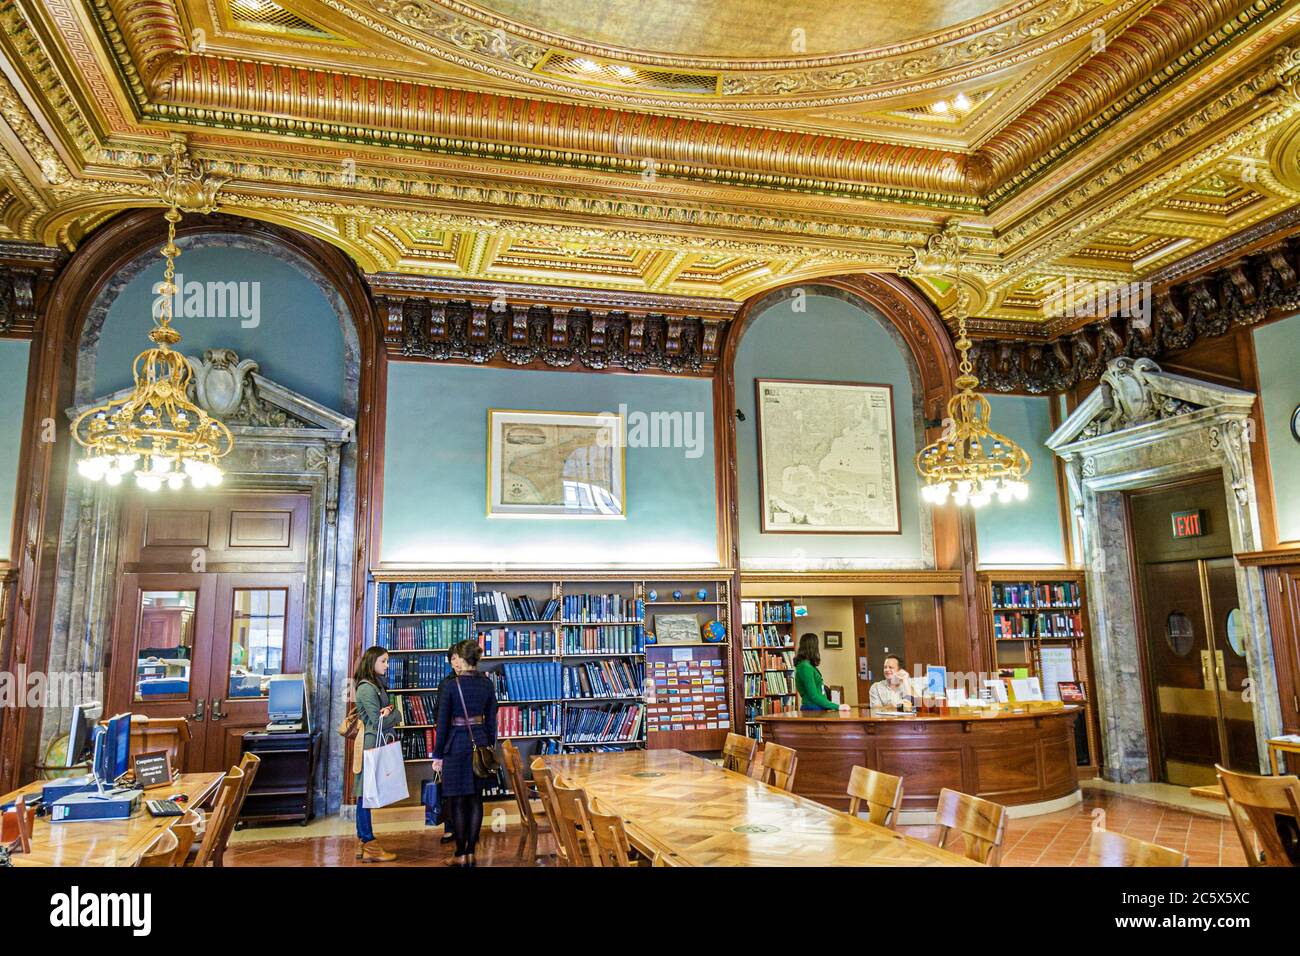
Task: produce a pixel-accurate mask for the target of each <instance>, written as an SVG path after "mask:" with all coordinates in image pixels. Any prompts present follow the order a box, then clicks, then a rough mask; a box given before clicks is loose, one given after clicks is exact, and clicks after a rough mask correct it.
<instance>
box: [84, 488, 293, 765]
mask: <svg viewBox="0 0 1300 956" xmlns="http://www.w3.org/2000/svg"><path fill="white" fill-rule="evenodd" d="M146 494H147V493H140V494H138V495H135V496H134V497H133V498H132V499H131V500H130V501H129V502H128V505H127V508H128V510H127V514H126V518H125V521H124V523H123V541H122V549H121V554H122V563H121V568H122V571H123V573H122V574H121V575H120V577H119V586H118V604H117V612H116V614H115V615H114V628H113V632H114V633H113V640H112V659H111V662H110V665H109V687H108V705H109V713H122V712H124V711H130V712H131V713H135V714H146V715H148V716H150V717H184V718H185V719H186V720H187V721H188V724H189V729H190V738H191V739H190V743H189V746H188V747H187V748H186V757H185V767H184V769H185V770H186V771H187V772H198V771H213V770H222V769H226V768H228V767H230V766H231V765H232V764H235V763H237V762H238V761H239V756H240V751H241V743H242V741H241V738H242V737H243V734H244V733H245V732H246V731H249V730H256V729H262V728H264V727H265V726H266V723H267V720H268V714H267V688H268V684H269V680H270V678H271V677H272V676H273V675H275V674H294V673H302V672H303V670H304V660H303V652H304V643H305V633H304V630H305V620H304V601H305V590H306V573H307V555H308V548H307V541H308V536H309V524H310V521H309V517H310V513H309V502H310V499H309V497H308V496H307V495H305V494H272V493H266V494H260V493H252V492H245V493H219V494H199V493H194V492H191V493H189V494H178V495H176V496H173V497H171V498H164V497H163V496H162V493H161V492H160V493H159V494H158V495H148V496H147V497H146Z"/></svg>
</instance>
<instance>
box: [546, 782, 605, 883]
mask: <svg viewBox="0 0 1300 956" xmlns="http://www.w3.org/2000/svg"><path fill="white" fill-rule="evenodd" d="M551 793H553V794H554V795H555V807H556V819H555V822H554V827H555V832H556V834H557V836H558V838H559V840H560V842H562V843H563V844H564V849H565V853H566V855H567V856H568V861H569V866H593V865H595V863H594V861H593V860H592V858H591V855H590V853H591V851H590V849H589V846H588V837H587V828H588V826H589V825H590V823H589V821H590V816H591V807H590V806H589V805H588V804H587V792H586V791H585V790H580V789H578V788H577V787H569V786H566V785H565V784H564V782H563V781H562V780H557V779H555V778H554V777H553V778H552V779H551Z"/></svg>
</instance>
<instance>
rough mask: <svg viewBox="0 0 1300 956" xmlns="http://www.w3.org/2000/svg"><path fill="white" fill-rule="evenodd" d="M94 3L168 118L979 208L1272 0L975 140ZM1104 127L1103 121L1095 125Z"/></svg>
mask: <svg viewBox="0 0 1300 956" xmlns="http://www.w3.org/2000/svg"><path fill="white" fill-rule="evenodd" d="M92 3H93V5H94V6H95V8H96V10H97V12H98V14H99V17H98V23H99V25H100V27H101V28H102V29H103V30H104V31H105V36H106V38H107V39H108V41H109V46H110V50H111V51H114V52H116V51H119V50H122V51H125V52H126V53H128V54H129V55H128V56H126V57H122V56H118V57H117V59H118V64H119V69H120V70H121V72H122V75H123V77H124V79H125V80H126V81H127V84H128V86H129V88H130V90H131V91H132V93H133V95H134V96H135V98H136V100H137V108H139V109H140V110H141V111H142V113H143V115H145V116H146V117H151V118H154V119H158V120H165V121H168V122H185V123H190V124H200V125H209V126H211V125H222V126H229V127H233V128H244V129H249V130H250V131H260V132H272V133H281V134H290V135H298V136H312V137H320V138H326V139H335V140H348V141H354V142H362V143H371V144H374V145H380V146H392V147H403V148H419V149H429V150H449V151H452V152H461V153H463V154H465V155H476V156H483V157H486V158H493V159H508V160H513V161H517V162H530V163H543V164H563V165H569V166H578V167H585V168H591V169H599V170H605V171H610V172H632V173H636V172H639V171H641V170H643V169H644V168H645V166H646V164H647V163H652V164H654V168H655V171H656V174H657V175H659V176H663V177H665V178H671V177H682V178H688V179H698V180H702V181H712V182H722V183H734V184H737V185H744V186H755V187H761V188H775V189H800V190H808V191H814V192H817V191H822V192H829V193H831V194H836V195H846V196H854V195H856V196H863V197H872V198H877V199H881V200H886V201H896V202H907V201H911V202H920V203H923V204H929V205H931V206H933V207H936V208H947V209H963V208H968V209H970V210H971V211H974V209H975V208H977V207H978V206H979V204H980V202H981V200H980V196H981V195H982V194H984V193H986V192H988V191H989V190H990V189H994V188H996V187H999V186H1002V185H1003V184H1004V181H1005V180H1006V179H1007V178H1009V177H1011V176H1013V175H1014V176H1015V177H1016V178H1017V179H1018V180H1023V179H1024V178H1025V177H1026V176H1027V175H1029V174H1030V173H1032V172H1034V171H1036V169H1035V168H1033V164H1034V162H1035V161H1036V160H1037V159H1039V158H1040V157H1041V156H1042V155H1043V154H1044V153H1045V152H1047V151H1049V150H1051V149H1052V148H1054V147H1057V146H1058V145H1060V143H1061V140H1062V138H1064V137H1068V136H1069V134H1070V132H1071V130H1073V129H1075V128H1076V127H1077V126H1079V125H1080V124H1083V123H1084V122H1085V121H1087V120H1089V119H1095V118H1096V116H1097V114H1098V112H1099V111H1100V110H1101V109H1102V108H1103V107H1104V105H1105V104H1106V103H1107V102H1109V101H1110V100H1112V99H1114V98H1115V97H1116V96H1121V95H1124V94H1132V93H1133V92H1134V91H1135V89H1136V88H1137V87H1139V85H1140V84H1141V81H1142V80H1143V79H1144V78H1145V77H1154V76H1156V75H1157V74H1158V73H1159V72H1160V71H1161V70H1165V69H1166V68H1168V67H1171V66H1172V67H1173V69H1172V70H1171V71H1170V75H1171V76H1177V75H1179V74H1181V73H1182V72H1184V71H1185V70H1186V69H1189V68H1190V67H1191V66H1192V65H1194V64H1195V63H1196V62H1198V61H1199V60H1201V59H1202V58H1204V57H1205V56H1207V55H1209V54H1210V53H1211V52H1213V51H1215V50H1216V49H1217V48H1222V47H1223V46H1225V45H1227V44H1229V43H1230V42H1231V41H1232V40H1233V39H1234V38H1235V37H1236V36H1240V35H1242V34H1244V33H1246V32H1247V30H1248V27H1249V26H1250V25H1252V24H1255V23H1259V22H1262V20H1263V16H1264V13H1266V12H1269V11H1271V10H1272V9H1273V8H1274V7H1275V6H1276V4H1268V3H1263V2H1262V0H1256V2H1254V3H1253V4H1252V2H1251V0H1196V2H1193V0H1167V2H1166V3H1165V4H1163V5H1162V6H1161V7H1159V8H1158V9H1156V10H1153V11H1150V12H1148V13H1147V14H1146V15H1144V16H1142V17H1140V18H1139V19H1137V20H1136V21H1134V22H1133V23H1132V24H1130V25H1129V26H1128V28H1127V29H1125V30H1124V31H1123V32H1122V33H1120V34H1119V35H1118V36H1117V37H1115V38H1113V39H1110V40H1108V41H1107V43H1106V45H1105V48H1104V49H1102V50H1100V51H1099V52H1097V53H1095V54H1094V55H1093V56H1091V57H1090V58H1089V59H1088V60H1087V61H1086V62H1085V63H1084V64H1082V65H1081V66H1080V67H1079V68H1078V69H1077V70H1075V71H1074V73H1073V74H1071V77H1070V82H1069V83H1068V84H1066V83H1062V84H1059V85H1058V86H1057V87H1055V88H1053V89H1052V90H1050V91H1049V92H1048V93H1046V94H1044V97H1043V98H1042V99H1041V100H1040V101H1039V102H1038V103H1035V104H1033V105H1031V106H1030V107H1029V108H1028V109H1027V110H1024V111H1022V112H1021V114H1020V115H1019V116H1016V117H1014V118H1012V119H1011V120H1010V121H1009V122H1008V124H1006V125H1005V126H1004V127H1003V128H1002V129H999V130H998V131H997V132H995V133H994V134H993V135H992V137H990V138H989V139H988V140H987V141H986V142H985V143H984V144H983V145H982V146H981V149H980V151H979V152H978V153H975V154H971V155H967V154H964V153H960V152H953V151H950V150H942V149H934V148H928V147H920V148H918V147H910V148H908V147H901V146H898V145H895V144H890V143H878V142H872V141H870V140H862V139H857V140H847V141H846V140H845V138H844V137H842V136H830V135H816V134H807V133H804V134H794V133H781V132H780V131H777V130H757V129H753V128H749V129H746V128H742V127H737V126H735V125H734V124H732V123H729V122H724V121H722V120H706V119H684V118H682V117H676V116H652V115H648V114H645V113H638V112H629V111H626V110H622V109H619V108H615V107H606V106H592V105H585V104H573V103H557V104H551V105H550V107H549V108H548V109H546V110H544V111H543V110H539V109H538V108H537V104H536V103H535V102H534V101H532V100H530V99H528V98H527V97H525V96H519V95H515V96H512V95H508V94H504V93H501V94H489V93H482V92H468V91H463V90H459V89H455V88H451V87H443V86H440V85H438V84H436V83H428V82H424V83H421V82H416V81H413V80H408V79H397V78H392V79H384V78H368V77H364V76H360V75H355V74H346V73H342V72H339V71H337V70H331V69H330V68H328V67H324V66H310V65H300V64H286V63H265V62H257V61H255V60H248V59H234V58H231V57H226V56H220V55H215V54H208V53H204V52H191V51H189V50H188V49H187V47H186V43H185V37H184V33H183V32H182V30H181V28H180V25H179V22H180V19H179V15H178V14H177V12H176V8H175V7H174V5H173V4H174V0H92ZM1247 8H1249V9H1247ZM1234 18H1235V19H1234ZM1239 21H1240V22H1239ZM1220 22H1223V25H1222V26H1217V27H1216V26H1215V25H1216V24H1219V23H1220ZM1198 40H1199V43H1198ZM1156 85H1159V84H1158V83H1156V82H1155V81H1154V80H1152V81H1148V82H1147V83H1146V84H1145V86H1146V87H1153V86H1156ZM1148 92H1149V91H1148ZM1103 125H1104V124H1103ZM1097 130H1098V127H1097V126H1096V125H1095V124H1094V126H1093V128H1091V129H1089V130H1087V131H1086V133H1087V134H1089V135H1090V134H1093V133H1095V132H1097ZM1079 135H1080V134H1078V133H1076V134H1075V136H1076V137H1077V136H1079ZM742 142H743V147H744V148H743V149H738V148H737V146H738V144H739V143H742ZM524 143H526V144H527V145H524ZM629 152H632V155H627V154H628V153H629ZM1027 167H1029V170H1028V171H1027Z"/></svg>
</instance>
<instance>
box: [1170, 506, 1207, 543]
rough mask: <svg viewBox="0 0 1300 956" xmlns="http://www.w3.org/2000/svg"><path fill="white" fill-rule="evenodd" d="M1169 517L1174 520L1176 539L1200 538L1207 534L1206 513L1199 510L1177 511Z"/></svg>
mask: <svg viewBox="0 0 1300 956" xmlns="http://www.w3.org/2000/svg"><path fill="white" fill-rule="evenodd" d="M1169 517H1170V518H1171V519H1173V523H1174V537H1175V538H1199V537H1200V536H1201V535H1203V534H1205V512H1204V511H1203V510H1201V509H1199V508H1198V509H1196V510H1195V511H1175V512H1173V513H1172V514H1171V515H1170V516H1169Z"/></svg>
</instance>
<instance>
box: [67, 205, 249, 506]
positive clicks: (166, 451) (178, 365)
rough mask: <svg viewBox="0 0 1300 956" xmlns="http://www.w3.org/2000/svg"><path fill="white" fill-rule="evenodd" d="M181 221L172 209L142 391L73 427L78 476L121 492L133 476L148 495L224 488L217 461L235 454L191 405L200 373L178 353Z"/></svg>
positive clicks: (139, 364) (139, 365)
mask: <svg viewBox="0 0 1300 956" xmlns="http://www.w3.org/2000/svg"><path fill="white" fill-rule="evenodd" d="M180 218H181V214H180V211H179V210H178V209H177V208H176V207H174V206H173V207H172V208H171V209H170V210H168V212H167V245H166V246H164V247H163V250H162V255H163V258H164V259H166V260H167V267H166V270H165V271H164V273H163V281H162V283H161V284H160V285H159V287H158V304H157V306H156V314H155V316H154V327H153V328H152V329H151V330H150V331H149V338H150V340H151V341H152V342H153V343H154V347H153V348H150V349H146V350H145V351H143V352H141V353H140V354H139V355H137V356H136V359H135V364H134V366H133V367H132V374H133V376H134V378H135V386H134V387H133V388H132V390H131V393H130V394H129V395H128V396H126V397H125V398H123V399H116V400H110V401H108V402H105V403H104V404H102V405H96V406H94V407H93V408H89V409H87V410H86V411H84V412H82V413H81V414H80V415H78V416H77V419H76V421H74V422H73V423H72V436H73V438H75V439H76V441H77V443H78V444H79V445H81V446H82V448H83V449H84V452H83V454H82V458H81V460H80V461H79V462H78V463H77V470H78V471H79V472H81V474H82V475H83V476H84V477H85V478H88V479H89V480H91V481H100V480H103V481H105V482H107V483H108V484H109V485H117V484H120V483H121V482H122V479H123V478H124V477H125V476H126V475H127V474H131V473H134V474H135V481H136V484H137V485H139V486H140V487H141V488H144V489H146V490H148V491H157V490H158V489H160V488H161V487H162V486H163V485H164V484H165V485H167V487H169V488H172V489H179V488H183V487H184V486H185V484H186V482H187V481H188V482H189V483H190V484H192V485H193V486H194V487H195V488H203V487H206V486H208V485H219V484H220V483H221V477H222V475H221V468H220V467H218V465H217V461H218V460H219V459H221V458H223V457H224V456H225V455H227V454H229V452H230V450H231V448H233V447H234V438H233V437H232V436H231V434H230V429H228V428H227V427H226V426H225V425H224V424H222V423H221V422H220V421H217V420H216V419H215V418H213V417H212V416H210V415H208V413H207V412H205V411H203V409H201V408H199V407H198V406H197V405H195V404H194V403H193V402H191V401H190V400H189V397H188V391H189V386H190V379H191V377H192V375H193V372H192V371H191V369H190V364H189V362H188V361H186V359H185V356H184V355H182V354H181V353H179V352H177V351H175V349H174V346H175V345H177V343H179V342H180V340H181V335H180V333H179V332H177V331H176V329H174V328H172V324H171V320H172V303H173V301H174V297H175V294H176V284H175V281H174V280H175V261H174V260H175V258H176V256H178V255H180V249H179V248H177V246H176V223H177V222H179V221H180Z"/></svg>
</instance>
